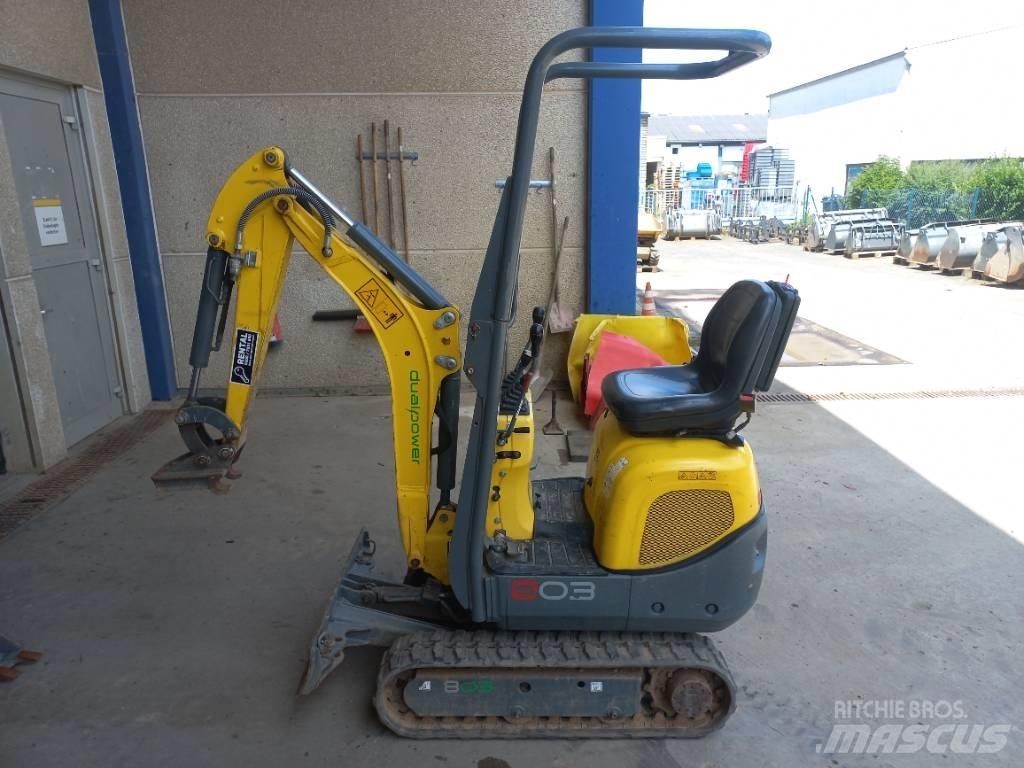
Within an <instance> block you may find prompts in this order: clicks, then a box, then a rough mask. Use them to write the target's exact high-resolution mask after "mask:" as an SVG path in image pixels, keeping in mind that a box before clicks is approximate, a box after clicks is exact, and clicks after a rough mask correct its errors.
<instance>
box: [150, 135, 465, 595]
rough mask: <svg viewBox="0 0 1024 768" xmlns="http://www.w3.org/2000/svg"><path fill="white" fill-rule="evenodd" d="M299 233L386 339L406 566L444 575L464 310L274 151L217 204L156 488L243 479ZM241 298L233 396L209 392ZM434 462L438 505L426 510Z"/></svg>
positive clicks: (220, 485) (245, 168)
mask: <svg viewBox="0 0 1024 768" xmlns="http://www.w3.org/2000/svg"><path fill="white" fill-rule="evenodd" d="M339 227H340V228H341V229H339ZM342 231H344V233H345V237H343V236H342ZM295 242H297V243H298V244H299V245H300V246H301V247H302V249H303V250H304V251H306V253H308V254H309V256H310V257H312V258H313V260H314V261H316V262H317V264H319V265H320V267H321V268H322V269H323V270H324V272H326V273H327V274H328V275H329V276H330V277H331V278H332V279H333V280H334V281H335V282H336V283H337V284H338V285H339V286H340V287H341V288H342V289H344V290H345V292H346V293H348V295H349V296H350V297H351V298H352V300H353V301H354V302H355V303H356V305H357V306H358V307H359V308H360V309H361V310H362V312H363V313H364V315H365V316H366V318H367V320H368V322H369V325H370V327H371V329H372V331H373V333H374V335H375V337H376V339H377V342H378V343H379V344H380V348H381V353H382V354H383V357H384V362H385V365H386V366H387V371H388V376H389V378H390V382H391V401H392V411H391V415H392V430H393V437H394V451H395V482H396V485H397V488H396V497H397V503H398V522H399V529H400V531H401V535H402V543H403V545H404V547H405V552H406V556H407V558H406V559H407V563H408V566H409V568H410V570H412V571H418V570H420V569H422V570H423V571H426V572H427V573H430V574H431V575H433V576H435V577H436V578H438V579H439V580H440V581H442V582H445V583H447V581H448V574H447V551H448V540H449V538H450V535H451V530H452V527H453V525H454V512H455V510H454V505H453V504H452V501H451V490H452V488H453V487H454V484H455V448H456V440H457V428H458V394H459V369H460V367H461V364H462V357H461V351H460V350H461V345H460V343H459V310H458V309H457V308H456V307H454V306H451V305H450V304H448V303H447V302H446V301H445V300H444V299H443V297H441V295H440V294H439V293H437V291H435V290H434V289H433V288H431V287H430V286H429V285H428V284H426V283H425V282H424V281H423V280H422V278H420V277H419V276H418V275H416V273H415V272H414V271H412V269H411V268H410V267H408V265H406V264H405V263H404V262H402V261H401V260H400V259H398V257H397V256H395V254H394V253H393V252H392V251H391V250H390V249H388V248H387V246H385V245H384V244H383V243H381V241H380V240H379V239H377V238H376V237H375V236H374V235H373V233H372V232H370V230H369V229H367V228H366V227H365V225H363V224H361V223H359V222H356V221H355V220H353V219H352V218H351V217H350V216H348V214H346V213H345V212H344V211H343V210H342V209H341V208H339V207H338V206H337V205H335V204H334V203H332V202H331V201H330V200H328V199H327V198H326V197H325V196H324V195H323V194H322V193H320V192H319V190H317V189H316V188H315V187H314V186H313V185H312V184H311V183H310V182H308V181H307V180H306V179H305V177H303V176H302V175H301V173H299V172H298V171H296V170H295V169H293V168H290V167H289V165H288V163H287V160H286V157H285V153H284V152H283V151H282V150H281V149H279V148H277V147H268V148H266V149H264V150H261V151H260V152H257V153H256V154H254V155H252V157H250V158H249V159H248V160H246V161H245V162H244V163H242V165H241V166H239V167H238V169H237V170H236V171H235V172H234V173H233V174H232V175H231V176H230V178H228V180H227V182H226V183H225V184H224V186H223V187H222V189H221V191H220V194H219V195H218V196H217V200H216V202H215V203H214V205H213V209H212V210H211V212H210V218H209V222H208V225H207V244H208V248H209V250H208V253H207V260H206V268H205V271H204V275H203V285H202V289H201V292H200V301H199V309H198V312H197V317H196V328H195V333H194V336H193V339H192V350H191V355H190V358H189V362H190V365H191V366H192V375H191V379H190V382H189V389H188V393H187V395H186V398H185V402H184V404H183V405H182V406H181V408H180V409H179V410H178V412H177V413H176V415H175V421H176V423H177V425H178V429H179V432H180V433H181V436H182V438H183V440H184V442H185V445H186V447H187V448H188V452H187V453H185V454H183V455H182V456H180V457H178V458H177V459H174V460H173V461H171V462H169V463H168V464H166V465H165V466H164V467H162V468H161V469H160V470H159V471H158V472H157V473H156V474H155V475H154V476H153V481H154V482H155V483H156V484H157V485H158V486H180V485H195V484H205V485H207V486H208V487H210V488H211V489H212V490H215V491H220V492H224V491H226V490H227V488H228V487H229V485H230V480H231V479H232V478H234V477H237V476H238V473H237V472H236V471H235V469H234V467H235V463H236V462H237V461H238V459H239V456H240V454H241V453H242V449H243V448H244V447H245V444H246V439H247V424H248V414H249V409H250V407H251V406H252V402H253V399H254V398H255V396H256V389H257V386H258V384H259V380H260V374H261V372H262V369H263V364H264V362H265V361H266V355H267V347H268V343H267V342H268V340H269V336H270V330H271V324H272V322H273V318H274V316H275V314H276V311H277V304H278V301H279V300H280V297H281V289H282V287H283V285H284V281H285V278H286V276H287V272H288V262H289V259H290V257H291V253H292V250H293V244H294V243H295ZM232 295H233V297H234V330H233V335H232V336H231V338H230V342H231V350H230V361H229V364H228V370H227V372H226V373H227V389H226V393H225V395H224V397H222V398H216V397H214V398H203V397H200V395H199V384H200V377H201V375H202V373H203V371H204V370H205V369H206V368H207V367H208V365H209V362H210V353H211V351H215V350H217V349H219V347H220V345H221V341H222V337H223V336H224V333H225V330H226V326H227V318H228V313H229V309H230V306H231V301H232ZM435 416H436V417H437V421H438V429H437V435H438V446H437V448H436V449H435V448H432V442H433V441H432V437H433V428H432V427H433V424H434V419H435ZM435 456H436V461H435ZM435 464H436V467H437V478H436V479H437V486H438V488H439V490H440V501H439V503H438V508H437V509H436V510H431V509H430V485H431V479H432V477H431V475H432V470H433V469H434V466H435ZM433 511H443V512H444V514H437V515H435V514H432V512H433ZM432 520H434V521H436V525H434V524H432V523H431V521H432Z"/></svg>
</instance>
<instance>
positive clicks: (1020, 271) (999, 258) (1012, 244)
mask: <svg viewBox="0 0 1024 768" xmlns="http://www.w3.org/2000/svg"><path fill="white" fill-rule="evenodd" d="M1001 231H1002V234H1003V244H1002V245H1001V246H998V247H997V249H996V251H995V253H994V254H993V255H992V256H991V258H989V259H988V263H987V264H985V267H984V272H983V274H984V276H985V277H987V278H990V279H992V280H996V281H998V282H1000V283H1018V282H1021V281H1022V280H1024V228H1022V227H1021V226H1020V225H1016V226H1011V227H1005V228H1004V229H1003V230H1001Z"/></svg>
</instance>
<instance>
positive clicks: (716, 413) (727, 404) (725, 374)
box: [601, 280, 800, 435]
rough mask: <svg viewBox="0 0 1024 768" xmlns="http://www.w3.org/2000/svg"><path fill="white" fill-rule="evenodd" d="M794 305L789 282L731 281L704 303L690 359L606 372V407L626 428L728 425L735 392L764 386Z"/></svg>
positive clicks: (736, 411) (734, 411)
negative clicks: (702, 320)
mask: <svg viewBox="0 0 1024 768" xmlns="http://www.w3.org/2000/svg"><path fill="white" fill-rule="evenodd" d="M799 306H800V295H799V293H797V291H796V289H795V288H793V287H791V286H789V285H786V284H782V283H776V282H761V281H760V280H742V281H740V282H738V283H736V284H735V285H733V286H732V287H731V288H729V290H727V291H726V292H725V293H724V294H722V296H721V298H720V299H719V300H718V301H717V302H715V306H713V307H712V308H711V312H710V313H709V314H708V318H707V321H706V322H705V323H704V328H703V330H702V332H701V337H700V348H699V350H698V352H697V356H696V357H695V358H694V359H693V361H692V362H690V363H687V364H686V365H665V366H659V367H655V368H640V369H637V370H626V371H618V372H617V373H613V374H611V375H609V376H607V377H606V378H605V379H604V381H603V382H602V384H601V394H602V395H603V396H604V401H605V403H606V404H607V406H608V409H609V410H610V411H611V412H612V413H614V414H615V417H616V418H617V419H618V420H619V423H621V424H622V426H623V428H624V429H626V430H627V431H628V432H630V433H631V434H634V435H679V434H684V433H689V434H694V435H717V434H726V433H728V432H730V431H731V430H732V428H733V427H734V425H735V424H736V420H737V419H738V418H739V416H740V415H741V414H742V413H743V407H742V401H741V397H742V396H743V395H753V393H754V392H755V391H757V390H761V391H763V390H766V389H768V388H769V387H770V386H771V384H772V381H773V380H774V378H775V372H776V370H777V369H778V367H779V362H780V361H781V359H782V353H783V351H784V350H785V348H786V342H787V340H788V339H789V333H790V331H791V330H792V328H793V322H794V320H795V319H796V312H797V308H798V307H799Z"/></svg>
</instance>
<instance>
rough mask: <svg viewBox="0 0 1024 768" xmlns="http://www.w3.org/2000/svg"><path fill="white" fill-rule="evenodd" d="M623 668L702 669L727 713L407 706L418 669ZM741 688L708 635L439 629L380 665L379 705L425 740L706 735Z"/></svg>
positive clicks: (416, 637) (393, 651)
mask: <svg viewBox="0 0 1024 768" xmlns="http://www.w3.org/2000/svg"><path fill="white" fill-rule="evenodd" d="M545 667H547V668H551V669H562V668H565V667H573V668H584V669H593V670H601V669H605V670H611V669H616V670H622V669H629V668H636V667H642V668H644V669H645V670H650V669H654V668H666V667H667V668H672V669H676V668H681V667H695V668H698V669H707V670H710V671H712V672H714V673H715V674H716V675H718V676H719V677H721V678H722V679H723V680H724V681H725V682H726V685H727V687H728V689H729V704H728V707H727V709H726V711H725V712H724V713H723V714H722V715H721V716H720V717H719V718H718V719H717V720H715V721H714V722H712V723H709V724H706V725H703V726H701V727H700V728H694V727H693V725H692V724H690V723H688V722H687V720H686V719H685V718H682V717H669V716H666V715H665V714H664V713H662V712H646V713H642V714H638V715H635V716H632V717H629V718H624V719H622V720H611V719H609V718H606V717H579V716H573V717H534V718H524V719H517V720H508V719H505V718H503V717H495V716H490V717H421V716H419V715H416V714H415V713H413V712H412V711H411V710H409V709H408V708H407V707H406V706H405V702H404V699H403V696H402V688H401V686H400V684H399V683H400V676H402V675H405V674H412V673H413V672H415V671H416V670H417V669H474V668H480V669H487V670H494V669H496V668H505V669H543V668H545ZM735 702H736V688H735V684H734V682H733V679H732V675H731V674H730V672H729V668H728V666H727V665H726V663H725V659H724V658H722V655H721V654H720V653H719V652H718V650H717V649H716V648H715V646H714V643H712V642H711V640H710V639H709V638H707V637H705V636H703V635H697V634H672V633H656V632H647V633H626V632H533V631H529V632H526V631H523V632H510V631H491V630H478V631H465V630H457V631H449V630H438V631H434V632H422V633H416V634H411V635H405V636H403V637H401V638H399V639H398V640H396V641H395V642H394V644H393V645H392V646H391V647H390V648H389V649H388V650H387V652H386V653H385V654H384V658H383V659H382V660H381V666H380V673H379V675H378V677H377V694H376V697H375V700H374V703H375V705H376V707H377V713H378V715H379V716H380V719H381V721H383V723H384V724H385V725H386V726H387V727H388V728H390V729H391V730H393V731H394V732H395V733H397V734H399V735H400V736H407V737H412V738H421V739H495V738H497V739H514V738H559V739H566V738H570V739H571V738H579V739H594V738H609V739H624V738H645V739H649V738H699V737H701V736H705V735H707V734H708V733H711V732H712V731H715V730H717V729H718V728H720V727H721V726H722V724H723V723H724V722H725V721H726V720H727V719H728V718H729V716H730V715H731V714H732V712H733V710H734V709H735Z"/></svg>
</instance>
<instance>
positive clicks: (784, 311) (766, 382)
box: [754, 280, 800, 392]
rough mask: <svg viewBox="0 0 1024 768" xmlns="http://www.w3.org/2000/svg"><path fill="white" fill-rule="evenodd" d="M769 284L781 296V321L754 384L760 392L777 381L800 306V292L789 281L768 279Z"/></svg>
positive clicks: (768, 346)
mask: <svg viewBox="0 0 1024 768" xmlns="http://www.w3.org/2000/svg"><path fill="white" fill-rule="evenodd" d="M768 286H769V287H770V288H771V289H772V290H773V291H775V295H776V296H777V297H778V298H779V322H778V323H777V324H776V325H775V332H774V333H773V334H772V337H771V339H769V342H768V345H767V349H766V352H767V354H766V355H765V358H764V365H763V366H762V368H761V373H760V375H759V376H758V377H757V383H756V384H755V385H754V386H755V388H756V389H757V390H758V391H759V392H767V391H768V390H769V389H771V386H772V382H773V381H775V372H776V371H777V370H779V363H781V362H782V354H783V352H785V351H786V343H787V342H788V341H789V334H790V331H792V330H793V323H794V322H796V312H797V310H798V309H799V308H800V294H799V293H798V292H797V290H796V288H794V287H793V286H791V285H790V284H789V283H777V282H775V281H774V280H769V281H768Z"/></svg>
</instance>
